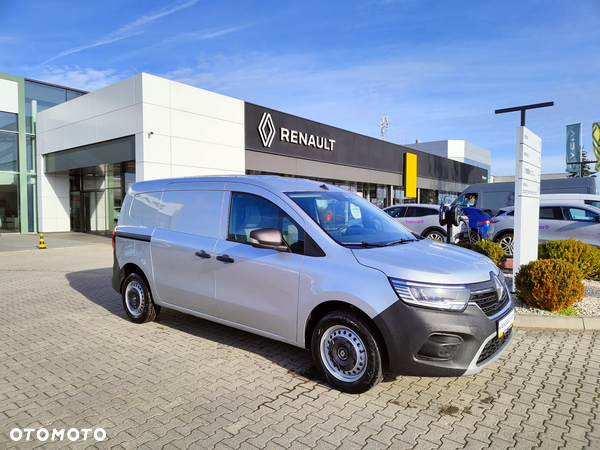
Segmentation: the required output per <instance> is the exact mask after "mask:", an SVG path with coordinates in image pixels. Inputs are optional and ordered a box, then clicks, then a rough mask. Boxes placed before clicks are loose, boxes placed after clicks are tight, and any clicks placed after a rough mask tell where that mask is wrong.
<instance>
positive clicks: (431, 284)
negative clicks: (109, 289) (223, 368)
mask: <svg viewBox="0 0 600 450" xmlns="http://www.w3.org/2000/svg"><path fill="white" fill-rule="evenodd" d="M113 245H114V265H113V277H112V286H113V288H114V289H115V290H116V291H117V292H119V293H120V294H121V297H122V301H123V306H124V309H125V313H126V314H127V316H128V317H129V318H130V319H131V320H132V321H133V322H135V323H144V322H148V321H151V320H154V318H155V317H156V315H157V314H158V313H159V311H160V308H161V307H167V308H172V309H175V310H177V311H181V312H184V313H187V314H192V315H195V316H198V317H201V318H204V319H207V320H211V321H215V322H218V323H221V324H224V325H228V326H232V327H236V328H239V329H242V330H246V331H249V332H251V333H256V334H258V335H261V336H264V337H267V338H271V339H276V340H279V341H282V342H286V343H288V344H291V345H295V346H298V347H301V348H306V349H309V350H310V351H311V352H312V355H313V359H314V361H315V364H316V366H317V367H318V369H319V370H320V372H321V374H322V375H323V377H324V379H326V380H327V381H328V382H329V384H330V385H332V386H333V387H335V388H337V389H340V390H343V391H346V392H353V393H358V392H364V391H366V390H367V389H369V388H370V387H372V386H374V385H375V384H377V383H378V382H379V381H380V380H381V379H382V378H383V374H384V373H385V372H391V373H394V374H398V375H410V376H434V377H439V376H451V377H456V376H460V375H470V374H474V373H476V372H479V371H480V370H481V369H482V368H484V367H485V366H487V365H489V364H491V363H492V362H493V361H495V360H496V359H497V358H498V357H499V356H500V354H501V353H502V352H503V351H504V350H505V349H506V348H507V347H508V346H509V345H510V342H511V340H512V326H513V322H514V318H515V313H514V306H513V303H512V300H511V298H510V296H509V295H508V290H507V287H506V283H505V281H504V275H503V274H502V271H500V270H499V269H498V267H496V266H495V265H494V263H493V262H492V261H491V260H490V259H488V258H486V257H485V256H483V255H480V254H478V253H475V252H472V251H469V250H466V249H463V248H460V247H456V246H452V245H448V244H444V243H441V242H434V241H431V240H429V239H417V238H415V236H413V235H412V234H411V233H410V232H409V231H408V230H406V229H405V228H403V227H401V226H400V225H399V224H398V223H396V222H395V221H394V220H392V219H391V218H390V217H389V216H388V215H387V214H385V213H384V212H382V211H381V210H380V209H379V208H377V207H376V206H374V205H372V204H371V203H370V202H368V201H366V200H364V199H362V198H361V197H359V196H357V195H355V194H353V193H350V192H348V191H345V190H343V189H340V188H338V187H335V186H332V185H326V184H323V183H320V182H315V181H309V180H300V179H294V178H283V177H275V176H228V177H225V176H223V177H197V178H181V179H165V180H154V181H143V182H139V183H135V184H133V185H132V186H131V187H130V188H129V191H128V193H127V195H126V196H125V199H124V202H123V207H122V209H121V214H120V216H119V223H118V226H117V228H116V229H115V231H114V233H113ZM201 360H202V355H198V361H199V364H201Z"/></svg>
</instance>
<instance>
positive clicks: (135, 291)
mask: <svg viewBox="0 0 600 450" xmlns="http://www.w3.org/2000/svg"><path fill="white" fill-rule="evenodd" d="M125 304H126V305H127V311H128V312H129V314H131V315H132V316H133V317H134V318H136V319H137V318H138V317H140V316H141V315H142V313H143V312H144V306H145V305H146V296H145V295H144V289H143V288H142V285H141V284H140V283H138V282H137V281H131V282H130V283H129V284H128V285H127V288H126V289H125Z"/></svg>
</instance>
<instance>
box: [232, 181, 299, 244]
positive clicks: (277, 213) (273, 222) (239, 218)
mask: <svg viewBox="0 0 600 450" xmlns="http://www.w3.org/2000/svg"><path fill="white" fill-rule="evenodd" d="M262 228H275V229H277V230H279V231H281V234H282V235H283V239H284V240H285V242H287V244H288V245H289V246H290V249H291V250H292V253H297V254H300V255H303V254H304V230H303V229H302V227H300V226H299V225H298V224H297V223H296V222H295V221H294V220H293V219H292V218H291V217H290V216H289V215H287V214H286V213H285V212H284V211H283V210H282V209H281V208H279V207H278V206H276V205H274V204H273V203H271V202H270V201H268V200H266V199H264V198H262V197H258V196H257V195H252V194H243V193H240V192H232V194H231V209H230V211H229V228H228V236H227V239H228V240H230V241H236V242H241V243H244V244H245V243H249V242H250V232H251V231H254V230H259V229H262Z"/></svg>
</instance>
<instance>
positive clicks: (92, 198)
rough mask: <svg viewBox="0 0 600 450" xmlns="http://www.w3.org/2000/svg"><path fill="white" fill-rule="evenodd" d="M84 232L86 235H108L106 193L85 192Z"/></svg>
mask: <svg viewBox="0 0 600 450" xmlns="http://www.w3.org/2000/svg"><path fill="white" fill-rule="evenodd" d="M82 195H83V202H82V203H83V204H82V206H83V230H81V231H83V232H84V233H96V234H105V233H108V232H109V231H110V230H108V227H107V223H108V217H107V208H106V191H91V192H83V193H82Z"/></svg>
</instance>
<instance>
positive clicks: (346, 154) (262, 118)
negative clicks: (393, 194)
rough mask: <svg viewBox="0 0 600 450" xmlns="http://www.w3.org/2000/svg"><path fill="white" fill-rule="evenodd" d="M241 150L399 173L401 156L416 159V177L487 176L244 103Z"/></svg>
mask: <svg viewBox="0 0 600 450" xmlns="http://www.w3.org/2000/svg"><path fill="white" fill-rule="evenodd" d="M245 124H246V125H245V137H246V149H247V150H253V151H257V152H263V153H272V154H275V155H282V156H290V157H293V158H301V159H307V160H311V161H318V162H324V163H331V164H340V165H344V166H351V167H358V168H362V169H371V170H380V171H383V172H391V173H397V174H403V173H404V167H403V157H404V153H406V152H408V153H414V154H416V155H417V176H419V177H425V178H434V179H439V180H443V181H451V182H458V183H464V184H473V183H481V182H482V181H485V180H484V179H483V178H482V176H484V177H487V171H486V170H484V169H480V168H478V167H474V166H470V165H468V164H463V163H460V162H457V161H452V160H449V159H447V158H443V157H440V156H436V155H431V154H429V153H424V152H420V151H418V150H413V149H411V148H407V147H403V146H401V145H397V144H392V143H390V142H386V141H383V140H381V139H375V138H371V137H368V136H364V135H361V134H357V133H352V132H350V131H346V130H342V129H340V128H336V127H331V126H328V125H325V124H322V123H318V122H314V121H312V120H307V119H303V118H301V117H297V116H293V115H291V114H285V113H282V112H280V111H275V110H273V109H269V108H265V107H262V106H258V105H254V104H252V103H245Z"/></svg>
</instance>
